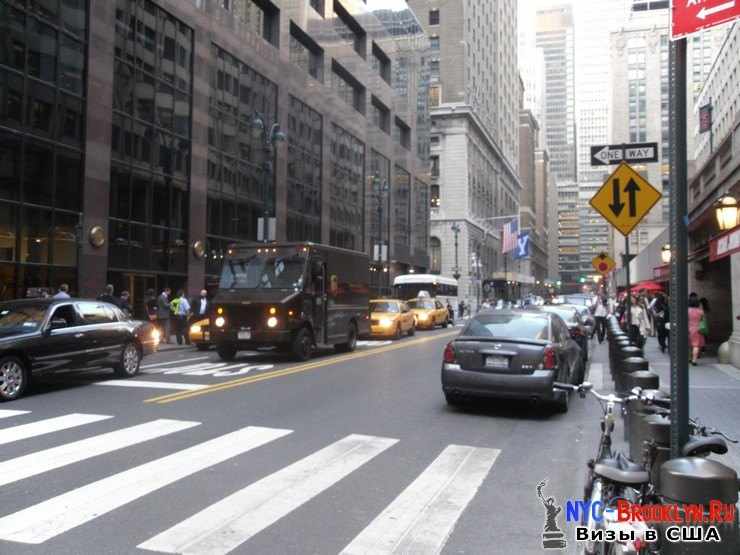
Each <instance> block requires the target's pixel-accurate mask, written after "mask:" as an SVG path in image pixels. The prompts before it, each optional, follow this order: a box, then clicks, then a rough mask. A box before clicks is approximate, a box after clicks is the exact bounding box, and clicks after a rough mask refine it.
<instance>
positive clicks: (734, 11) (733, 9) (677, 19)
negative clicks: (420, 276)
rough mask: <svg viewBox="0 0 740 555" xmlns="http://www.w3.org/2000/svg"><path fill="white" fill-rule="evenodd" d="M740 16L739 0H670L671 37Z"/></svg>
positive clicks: (687, 33) (678, 36)
mask: <svg viewBox="0 0 740 555" xmlns="http://www.w3.org/2000/svg"><path fill="white" fill-rule="evenodd" d="M738 18H740V0H672V2H671V38H672V39H680V38H682V37H685V36H687V35H691V34H693V33H696V32H697V31H701V30H702V29H708V28H709V27H714V26H715V25H719V24H721V23H727V22H728V21H732V20H733V19H738Z"/></svg>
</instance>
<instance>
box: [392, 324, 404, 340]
mask: <svg viewBox="0 0 740 555" xmlns="http://www.w3.org/2000/svg"><path fill="white" fill-rule="evenodd" d="M401 335H403V334H402V332H401V322H399V323H398V324H396V333H394V334H393V339H401Z"/></svg>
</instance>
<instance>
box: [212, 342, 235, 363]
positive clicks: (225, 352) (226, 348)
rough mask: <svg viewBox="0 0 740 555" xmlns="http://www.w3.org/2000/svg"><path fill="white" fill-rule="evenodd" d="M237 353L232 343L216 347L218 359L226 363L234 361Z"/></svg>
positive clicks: (220, 344)
mask: <svg viewBox="0 0 740 555" xmlns="http://www.w3.org/2000/svg"><path fill="white" fill-rule="evenodd" d="M237 351H238V349H237V348H236V345H235V344H233V343H219V344H218V345H217V346H216V352H217V353H218V358H220V359H221V360H225V361H226V362H231V361H232V360H234V359H235V358H236V352H237Z"/></svg>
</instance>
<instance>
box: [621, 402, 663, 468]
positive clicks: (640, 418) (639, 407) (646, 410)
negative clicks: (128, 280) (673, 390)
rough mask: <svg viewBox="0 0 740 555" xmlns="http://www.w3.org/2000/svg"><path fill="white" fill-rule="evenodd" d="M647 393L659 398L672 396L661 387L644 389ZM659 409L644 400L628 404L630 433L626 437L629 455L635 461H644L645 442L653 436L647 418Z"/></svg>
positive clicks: (627, 422)
mask: <svg viewBox="0 0 740 555" xmlns="http://www.w3.org/2000/svg"><path fill="white" fill-rule="evenodd" d="M643 393H645V394H646V395H649V396H652V397H655V398H657V399H669V398H670V396H669V395H668V394H667V393H665V392H664V391H661V390H660V389H646V390H643ZM656 410H657V409H656V408H655V406H654V405H647V404H645V403H644V402H642V401H635V402H632V403H630V404H629V405H628V406H627V412H626V418H625V427H628V428H629V435H628V437H627V438H626V439H627V441H628V442H629V457H630V459H631V460H633V461H635V462H642V459H643V448H644V446H643V442H644V441H645V439H646V438H648V437H651V435H650V433H649V430H648V427H647V422H646V418H647V417H648V416H651V415H654V414H655V411H656ZM668 440H669V441H670V437H668Z"/></svg>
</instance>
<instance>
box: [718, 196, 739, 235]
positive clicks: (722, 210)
mask: <svg viewBox="0 0 740 555" xmlns="http://www.w3.org/2000/svg"><path fill="white" fill-rule="evenodd" d="M714 210H715V213H716V215H717V223H718V224H719V228H720V229H721V230H722V231H727V230H730V229H733V228H734V227H737V225H738V214H739V213H740V212H739V211H738V204H737V200H736V199H735V197H731V196H729V195H726V196H724V197H722V198H721V199H719V200H718V201H717V204H715V205H714Z"/></svg>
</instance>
